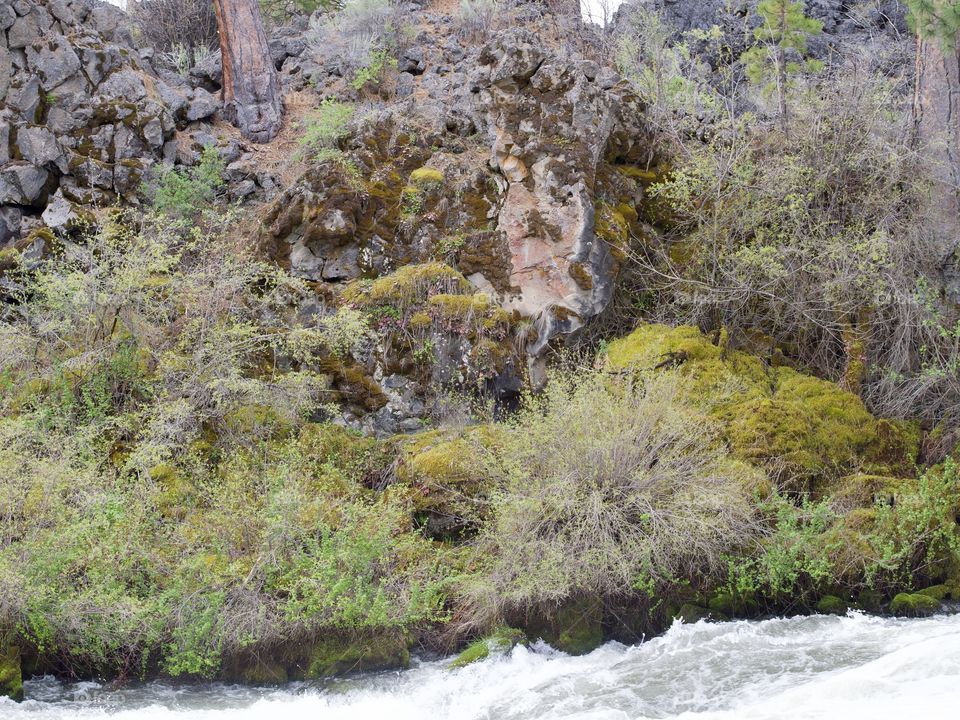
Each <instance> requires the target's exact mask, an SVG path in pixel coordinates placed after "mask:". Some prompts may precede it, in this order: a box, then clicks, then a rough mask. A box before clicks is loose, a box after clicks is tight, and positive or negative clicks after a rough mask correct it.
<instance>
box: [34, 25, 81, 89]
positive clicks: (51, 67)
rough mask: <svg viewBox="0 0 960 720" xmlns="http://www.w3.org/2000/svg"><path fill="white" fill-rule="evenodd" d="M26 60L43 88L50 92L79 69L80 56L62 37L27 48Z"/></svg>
mask: <svg viewBox="0 0 960 720" xmlns="http://www.w3.org/2000/svg"><path fill="white" fill-rule="evenodd" d="M27 62H28V64H29V65H30V68H31V69H32V70H33V71H34V72H36V73H37V74H38V75H39V77H40V81H41V83H42V85H43V88H44V90H46V91H47V92H52V91H54V90H56V89H57V88H58V87H59V86H60V85H62V84H63V83H64V82H66V81H67V80H69V79H70V78H72V77H73V76H75V75H76V74H77V73H78V72H79V71H80V58H79V57H77V54H76V53H75V52H74V51H73V48H71V47H70V45H69V44H67V43H66V42H65V41H64V40H63V38H62V37H61V39H60V40H50V41H48V42H45V43H42V44H40V47H39V49H36V48H34V47H33V46H30V47H28V48H27Z"/></svg>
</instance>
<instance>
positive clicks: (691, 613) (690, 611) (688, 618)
mask: <svg viewBox="0 0 960 720" xmlns="http://www.w3.org/2000/svg"><path fill="white" fill-rule="evenodd" d="M714 616H715V613H713V612H711V611H710V610H709V609H708V608H705V607H700V606H699V605H693V604H692V603H684V604H683V605H681V606H680V609H679V610H677V612H676V613H675V614H674V616H673V617H674V619H676V620H679V621H680V622H682V623H687V624H693V623H697V622H700V621H701V620H711V619H713V618H714ZM717 619H722V618H717Z"/></svg>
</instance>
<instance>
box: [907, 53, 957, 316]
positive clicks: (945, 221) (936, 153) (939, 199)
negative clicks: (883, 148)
mask: <svg viewBox="0 0 960 720" xmlns="http://www.w3.org/2000/svg"><path fill="white" fill-rule="evenodd" d="M955 47H956V46H955ZM913 119H914V124H915V129H916V133H917V141H918V144H919V147H920V151H921V152H922V153H924V155H925V158H926V160H927V161H928V162H929V163H930V167H931V168H932V169H933V172H934V173H935V176H934V179H935V181H936V183H937V187H936V194H937V196H936V198H935V202H934V203H933V204H934V206H935V207H934V208H933V212H932V213H931V215H930V216H929V217H928V220H929V223H930V228H931V229H932V230H933V231H934V232H936V233H937V234H938V235H939V237H940V239H941V241H942V242H943V243H944V246H945V251H946V253H947V257H946V258H945V263H944V274H945V276H946V277H945V280H946V284H947V288H948V290H949V291H950V294H951V295H953V296H954V297H953V298H952V299H953V301H954V302H960V249H958V248H960V194H958V190H960V56H958V52H957V50H956V49H953V50H949V51H947V52H944V43H943V42H942V41H941V40H939V39H937V38H923V37H920V36H918V37H917V76H916V88H915V93H914V103H913Z"/></svg>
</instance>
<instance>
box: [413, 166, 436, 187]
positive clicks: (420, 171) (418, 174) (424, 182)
mask: <svg viewBox="0 0 960 720" xmlns="http://www.w3.org/2000/svg"><path fill="white" fill-rule="evenodd" d="M410 182H411V183H412V184H414V185H418V186H421V187H422V186H430V185H439V184H441V183H442V182H443V173H442V172H441V171H440V170H437V169H436V168H431V167H422V168H417V169H416V170H414V171H413V172H412V173H410Z"/></svg>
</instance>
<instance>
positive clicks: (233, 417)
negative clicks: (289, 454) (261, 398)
mask: <svg viewBox="0 0 960 720" xmlns="http://www.w3.org/2000/svg"><path fill="white" fill-rule="evenodd" d="M223 420H224V423H225V424H226V426H227V429H228V430H229V431H230V432H231V433H234V434H236V435H241V436H247V435H266V436H268V437H272V438H278V437H283V436H285V435H289V434H290V429H291V426H290V423H289V422H288V421H287V420H285V419H284V418H282V417H280V415H279V414H278V413H277V411H276V410H275V409H273V408H272V407H269V406H267V405H241V406H240V407H238V408H234V409H233V410H231V411H230V412H229V413H227V414H226V415H225V416H224V418H223Z"/></svg>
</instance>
